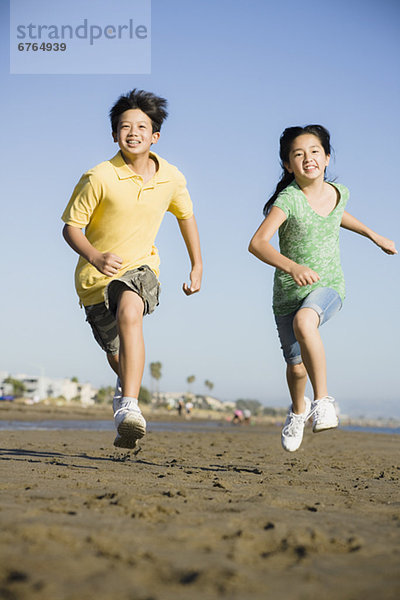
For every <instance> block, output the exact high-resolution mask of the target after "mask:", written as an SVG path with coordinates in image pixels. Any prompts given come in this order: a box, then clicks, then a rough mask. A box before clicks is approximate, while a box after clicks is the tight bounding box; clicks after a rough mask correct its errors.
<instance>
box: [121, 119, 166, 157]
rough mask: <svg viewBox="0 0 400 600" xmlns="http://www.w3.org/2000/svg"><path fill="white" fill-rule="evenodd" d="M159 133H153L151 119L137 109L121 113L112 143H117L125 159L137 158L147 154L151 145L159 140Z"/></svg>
mask: <svg viewBox="0 0 400 600" xmlns="http://www.w3.org/2000/svg"><path fill="white" fill-rule="evenodd" d="M159 137H160V133H159V132H158V131H156V132H155V133H153V128H152V123H151V119H150V118H149V117H148V116H147V115H146V114H145V113H144V112H142V111H141V110H140V109H139V108H131V109H129V110H126V111H125V112H123V113H122V114H121V116H120V118H119V122H118V128H117V131H116V132H113V138H114V142H117V143H118V146H119V147H120V149H121V151H122V153H123V154H124V156H126V157H127V158H132V159H135V158H138V157H139V156H143V155H146V154H148V153H149V150H150V147H151V145H152V144H156V143H157V142H158V140H159Z"/></svg>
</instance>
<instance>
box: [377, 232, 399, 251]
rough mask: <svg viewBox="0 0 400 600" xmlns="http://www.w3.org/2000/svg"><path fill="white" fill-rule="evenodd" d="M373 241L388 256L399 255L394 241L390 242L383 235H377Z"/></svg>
mask: <svg viewBox="0 0 400 600" xmlns="http://www.w3.org/2000/svg"><path fill="white" fill-rule="evenodd" d="M373 241H374V242H375V244H376V245H377V246H379V248H380V249H381V250H383V251H384V252H386V254H397V250H396V246H395V244H394V242H392V240H388V238H385V237H383V235H376V237H374V240H373Z"/></svg>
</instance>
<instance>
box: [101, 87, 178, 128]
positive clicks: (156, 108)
mask: <svg viewBox="0 0 400 600" xmlns="http://www.w3.org/2000/svg"><path fill="white" fill-rule="evenodd" d="M131 108H139V109H140V110H141V111H142V112H144V113H145V114H146V115H147V116H148V117H149V119H151V122H152V125H153V133H155V132H156V131H160V129H161V125H162V124H163V121H164V119H166V118H167V116H168V112H167V101H166V100H165V98H160V97H159V96H156V95H155V94H152V93H151V92H145V91H144V90H137V89H136V88H135V89H133V90H132V91H131V92H128V93H127V94H126V95H122V96H120V97H119V98H118V100H117V102H116V103H115V104H114V106H113V107H112V108H111V110H110V119H111V128H112V132H113V133H116V132H117V129H118V121H119V117H120V116H121V115H122V113H123V112H125V111H126V110H129V109H131Z"/></svg>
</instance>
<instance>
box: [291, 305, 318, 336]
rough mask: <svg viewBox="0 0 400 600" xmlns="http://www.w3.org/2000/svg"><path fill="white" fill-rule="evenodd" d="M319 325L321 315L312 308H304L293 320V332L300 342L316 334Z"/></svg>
mask: <svg viewBox="0 0 400 600" xmlns="http://www.w3.org/2000/svg"><path fill="white" fill-rule="evenodd" d="M318 325H319V315H318V313H317V312H315V310H313V309H312V308H302V309H300V310H299V311H298V312H297V313H296V316H295V318H294V320H293V331H294V334H295V336H296V339H297V340H298V341H301V340H302V339H305V338H306V337H307V336H308V335H310V334H313V333H315V331H316V330H317V329H318Z"/></svg>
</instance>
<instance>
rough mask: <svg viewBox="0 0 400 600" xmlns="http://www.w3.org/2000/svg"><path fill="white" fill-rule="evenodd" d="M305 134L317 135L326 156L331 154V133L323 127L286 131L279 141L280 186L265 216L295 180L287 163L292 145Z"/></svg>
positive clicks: (269, 201)
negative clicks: (283, 191) (281, 171)
mask: <svg viewBox="0 0 400 600" xmlns="http://www.w3.org/2000/svg"><path fill="white" fill-rule="evenodd" d="M305 133H311V134H312V135H315V136H316V137H317V138H318V139H319V141H320V142H321V146H322V147H323V149H324V151H325V154H326V155H327V156H328V155H330V154H331V136H330V134H329V131H328V130H327V129H325V127H322V125H306V126H305V127H300V126H297V127H287V129H285V131H284V132H283V133H282V135H281V137H280V140H279V157H280V159H281V167H282V169H283V173H282V177H281V178H280V180H279V181H278V185H277V186H276V189H275V192H274V193H273V194H272V196H271V198H270V199H269V200H268V202H267V203H266V205H265V206H264V210H263V213H264V215H265V216H267V214H268V213H269V211H270V210H271V207H272V205H273V203H274V202H275V200H276V199H277V197H278V195H279V194H280V192H281V191H282V190H284V189H285V187H287V186H288V185H289V184H290V183H292V181H293V180H294V175H293V173H289V171H288V170H287V169H286V167H285V163H288V162H289V154H290V150H291V148H292V144H293V142H294V140H295V139H296V138H297V137H298V136H299V135H303V134H305Z"/></svg>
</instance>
